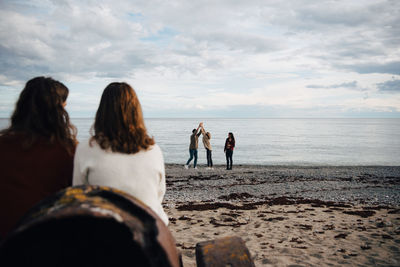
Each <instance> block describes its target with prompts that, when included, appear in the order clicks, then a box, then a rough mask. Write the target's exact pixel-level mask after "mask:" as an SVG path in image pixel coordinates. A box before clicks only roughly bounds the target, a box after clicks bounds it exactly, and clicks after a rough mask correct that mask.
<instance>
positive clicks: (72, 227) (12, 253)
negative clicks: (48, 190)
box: [0, 186, 182, 267]
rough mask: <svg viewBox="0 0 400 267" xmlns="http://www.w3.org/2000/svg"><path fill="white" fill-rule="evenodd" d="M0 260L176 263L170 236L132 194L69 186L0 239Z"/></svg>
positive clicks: (65, 263) (25, 262) (45, 263)
mask: <svg viewBox="0 0 400 267" xmlns="http://www.w3.org/2000/svg"><path fill="white" fill-rule="evenodd" d="M0 265H1V266H85V267H87V266H96V267H98V266H172V267H177V266H181V265H182V264H181V260H180V257H179V253H178V251H177V249H176V246H175V240H174V238H173V237H172V234H171V233H170V231H169V230H168V228H167V226H166V225H165V224H164V223H163V222H162V221H161V219H160V218H159V217H158V216H157V215H156V214H155V213H154V212H153V211H152V210H151V209H150V208H149V207H147V206H146V205H144V204H143V203H142V202H140V201H139V200H137V199H136V198H134V197H132V196H130V195H128V194H126V193H124V192H122V191H118V190H115V189H112V188H109V187H101V186H77V187H70V188H67V189H66V190H64V191H61V192H59V193H57V194H56V195H53V196H51V197H49V198H47V199H45V200H44V201H42V202H41V203H39V204H38V205H37V206H36V207H34V208H33V209H32V210H30V211H29V212H28V214H27V215H26V216H25V217H24V218H23V219H22V221H21V222H20V223H19V226H18V227H17V228H16V230H14V231H13V232H12V233H11V234H10V235H9V236H8V237H7V238H6V239H5V240H3V241H2V243H1V245H0Z"/></svg>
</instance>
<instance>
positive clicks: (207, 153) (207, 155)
mask: <svg viewBox="0 0 400 267" xmlns="http://www.w3.org/2000/svg"><path fill="white" fill-rule="evenodd" d="M206 157H207V167H210V150H209V149H208V148H206Z"/></svg>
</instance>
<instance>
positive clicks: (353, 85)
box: [306, 81, 359, 89]
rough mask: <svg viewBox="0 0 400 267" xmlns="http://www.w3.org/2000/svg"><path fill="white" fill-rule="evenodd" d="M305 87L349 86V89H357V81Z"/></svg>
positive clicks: (328, 87)
mask: <svg viewBox="0 0 400 267" xmlns="http://www.w3.org/2000/svg"><path fill="white" fill-rule="evenodd" d="M306 87H307V88H312V89H320V88H325V89H335V88H350V89H359V87H358V84H357V81H352V82H347V83H341V84H332V85H312V84H311V85H307V86H306Z"/></svg>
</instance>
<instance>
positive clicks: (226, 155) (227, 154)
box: [225, 150, 229, 170]
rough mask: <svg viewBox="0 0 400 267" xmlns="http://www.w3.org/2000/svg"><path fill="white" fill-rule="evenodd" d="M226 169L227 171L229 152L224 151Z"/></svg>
mask: <svg viewBox="0 0 400 267" xmlns="http://www.w3.org/2000/svg"><path fill="white" fill-rule="evenodd" d="M225 157H226V169H227V170H229V150H227V151H225Z"/></svg>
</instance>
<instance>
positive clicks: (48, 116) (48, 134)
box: [1, 77, 77, 154]
mask: <svg viewBox="0 0 400 267" xmlns="http://www.w3.org/2000/svg"><path fill="white" fill-rule="evenodd" d="M68 93H69V90H68V88H67V87H66V86H65V85H64V84H62V83H61V82H59V81H56V80H53V79H52V78H49V77H48V78H46V77H36V78H33V79H31V80H29V81H28V82H27V83H26V85H25V88H24V89H23V90H22V92H21V94H20V96H19V99H18V101H17V103H16V105H15V110H14V113H13V115H12V116H11V126H10V127H9V128H7V129H5V130H3V131H1V135H5V134H17V133H22V134H24V135H25V136H26V137H27V142H24V144H23V145H24V146H25V147H27V148H29V147H30V146H31V145H33V144H34V143H35V142H36V141H37V140H38V139H39V138H41V139H42V138H44V139H45V140H47V141H48V142H49V143H51V144H54V143H55V142H56V141H58V142H59V143H60V144H61V145H62V146H64V147H65V149H66V150H67V151H68V152H69V153H70V154H71V153H73V150H74V149H75V146H76V144H77V140H76V128H75V126H73V125H72V124H71V123H70V121H69V116H68V113H67V111H66V110H65V109H64V103H65V101H66V100H67V97H68Z"/></svg>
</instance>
